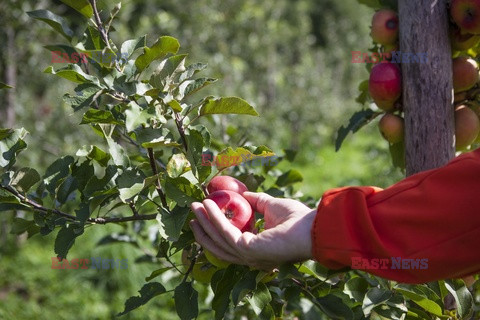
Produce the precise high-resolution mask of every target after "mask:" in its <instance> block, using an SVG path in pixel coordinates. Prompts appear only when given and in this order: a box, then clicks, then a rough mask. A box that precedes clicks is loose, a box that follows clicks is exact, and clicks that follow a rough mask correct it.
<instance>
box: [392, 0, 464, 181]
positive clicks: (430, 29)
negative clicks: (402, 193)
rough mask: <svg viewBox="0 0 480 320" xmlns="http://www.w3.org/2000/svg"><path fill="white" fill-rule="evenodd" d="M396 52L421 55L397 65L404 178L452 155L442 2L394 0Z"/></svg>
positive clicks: (438, 164) (444, 0)
mask: <svg viewBox="0 0 480 320" xmlns="http://www.w3.org/2000/svg"><path fill="white" fill-rule="evenodd" d="M399 21H400V50H401V51H402V52H403V53H417V54H420V53H426V54H427V61H426V62H424V63H402V78H403V108H404V112H405V158H406V159H405V160H406V171H407V176H409V175H412V174H415V173H417V172H421V171H424V170H429V169H433V168H437V167H441V166H443V165H445V164H446V163H447V162H448V161H449V160H451V159H452V158H453V157H454V156H455V139H454V134H455V123H454V110H453V97H452V94H453V92H452V52H451V48H450V40H449V37H448V10H447V0H436V1H432V0H418V1H411V0H399Z"/></svg>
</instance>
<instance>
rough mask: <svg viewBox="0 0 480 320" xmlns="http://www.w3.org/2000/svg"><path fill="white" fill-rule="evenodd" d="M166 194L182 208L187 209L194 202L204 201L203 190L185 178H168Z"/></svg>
mask: <svg viewBox="0 0 480 320" xmlns="http://www.w3.org/2000/svg"><path fill="white" fill-rule="evenodd" d="M165 194H166V196H167V197H168V198H170V199H172V200H173V201H175V202H176V203H177V204H178V205H179V206H181V207H187V206H189V205H190V204H191V203H192V202H196V201H201V200H202V199H203V192H202V190H200V189H199V188H198V187H197V186H195V185H193V184H192V183H191V182H190V181H188V179H186V178H184V177H178V178H170V177H167V179H166V181H165Z"/></svg>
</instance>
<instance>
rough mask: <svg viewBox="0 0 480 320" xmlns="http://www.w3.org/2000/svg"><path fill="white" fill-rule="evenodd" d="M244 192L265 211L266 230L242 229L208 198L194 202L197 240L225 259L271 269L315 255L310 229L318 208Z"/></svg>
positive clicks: (193, 222) (247, 197) (254, 204)
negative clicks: (257, 232) (257, 231)
mask: <svg viewBox="0 0 480 320" xmlns="http://www.w3.org/2000/svg"><path fill="white" fill-rule="evenodd" d="M243 196H244V197H245V199H247V200H248V202H250V204H251V205H252V208H253V210H254V211H257V212H258V213H260V214H263V215H264V218H265V231H263V232H261V233H259V234H253V233H251V232H244V233H242V232H241V231H240V230H239V229H237V228H235V227H232V224H231V223H230V222H229V221H228V219H227V218H226V217H225V215H224V214H223V213H222V212H221V211H220V209H219V208H218V206H217V205H216V204H215V202H213V201H211V200H209V199H206V200H204V201H203V204H202V203H199V202H195V203H192V206H191V207H192V210H193V212H194V213H195V216H196V218H197V219H196V220H192V221H191V222H190V226H191V228H192V231H193V233H194V235H195V239H196V240H197V242H198V243H200V244H201V245H202V246H203V247H204V248H205V249H207V250H209V251H210V252H211V253H213V254H214V255H215V256H216V257H218V258H220V259H222V260H226V261H228V262H232V263H235V264H242V265H249V266H252V267H255V268H257V269H262V270H268V271H269V270H272V269H273V268H275V267H278V266H279V265H281V264H282V263H286V262H297V261H303V260H307V259H310V258H311V257H312V253H311V251H312V241H311V234H310V230H311V228H312V224H313V220H314V218H315V214H316V210H312V209H310V208H308V207H307V206H305V205H304V204H302V203H301V202H299V201H296V200H292V199H280V198H274V197H272V196H270V195H268V194H266V193H253V192H245V193H243Z"/></svg>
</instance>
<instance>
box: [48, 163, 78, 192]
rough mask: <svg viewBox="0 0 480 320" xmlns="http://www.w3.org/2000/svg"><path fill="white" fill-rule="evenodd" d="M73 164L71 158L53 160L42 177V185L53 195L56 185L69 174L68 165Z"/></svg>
mask: <svg viewBox="0 0 480 320" xmlns="http://www.w3.org/2000/svg"><path fill="white" fill-rule="evenodd" d="M73 163H74V159H73V157H71V156H66V157H63V158H60V159H57V160H55V161H54V162H53V163H52V164H51V165H50V166H49V167H48V168H47V170H46V171H45V174H44V175H43V183H44V184H45V187H46V189H47V190H48V191H49V192H50V193H51V194H55V190H56V188H57V183H58V182H59V181H60V180H61V179H63V178H65V177H67V176H68V174H69V173H70V165H72V164H73Z"/></svg>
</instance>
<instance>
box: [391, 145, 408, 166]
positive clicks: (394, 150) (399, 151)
mask: <svg viewBox="0 0 480 320" xmlns="http://www.w3.org/2000/svg"><path fill="white" fill-rule="evenodd" d="M389 150H390V155H391V157H392V162H393V166H394V167H397V168H400V169H405V144H404V142H403V141H401V142H398V143H394V144H390V143H389Z"/></svg>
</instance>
